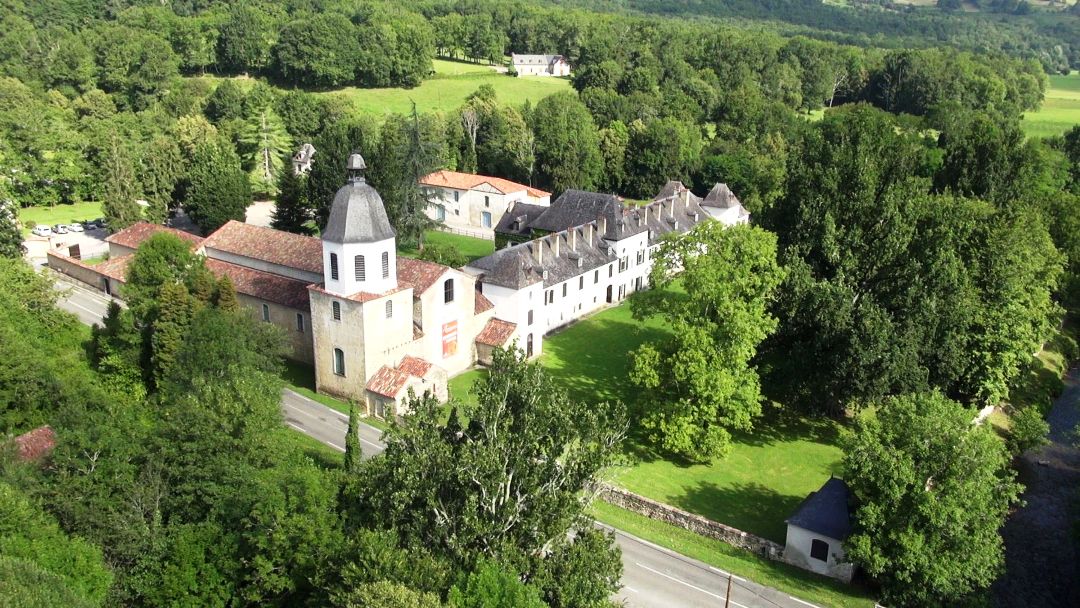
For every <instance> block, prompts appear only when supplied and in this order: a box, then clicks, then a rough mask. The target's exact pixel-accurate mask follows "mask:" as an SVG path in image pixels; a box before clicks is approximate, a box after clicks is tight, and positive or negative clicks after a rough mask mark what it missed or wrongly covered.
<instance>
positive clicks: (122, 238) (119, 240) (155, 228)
mask: <svg viewBox="0 0 1080 608" xmlns="http://www.w3.org/2000/svg"><path fill="white" fill-rule="evenodd" d="M159 232H167V233H169V234H175V235H176V236H178V237H180V238H181V239H183V240H185V241H187V242H189V243H191V245H192V246H193V247H194V246H198V245H199V243H201V242H202V241H203V239H202V237H198V236H195V235H194V234H191V233H190V232H184V231H183V230H177V229H176V228H169V227H168V226H162V225H160V224H151V223H149V222H135V223H134V224H132V225H130V226H128V227H127V228H124V229H123V230H121V231H119V232H116V233H114V234H111V235H109V237H108V238H106V239H105V242H107V243H116V244H117V245H120V246H122V247H129V248H131V249H138V248H139V245H142V244H143V242H144V241H145V240H146V239H148V238H150V237H152V236H154V235H155V234H157V233H159Z"/></svg>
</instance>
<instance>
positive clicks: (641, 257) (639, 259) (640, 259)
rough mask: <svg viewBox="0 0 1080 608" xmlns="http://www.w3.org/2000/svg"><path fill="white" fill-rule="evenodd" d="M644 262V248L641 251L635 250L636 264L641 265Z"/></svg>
mask: <svg viewBox="0 0 1080 608" xmlns="http://www.w3.org/2000/svg"><path fill="white" fill-rule="evenodd" d="M644 263H645V250H644V249H642V250H641V251H639V252H637V264H638V266H641V265H642V264H644Z"/></svg>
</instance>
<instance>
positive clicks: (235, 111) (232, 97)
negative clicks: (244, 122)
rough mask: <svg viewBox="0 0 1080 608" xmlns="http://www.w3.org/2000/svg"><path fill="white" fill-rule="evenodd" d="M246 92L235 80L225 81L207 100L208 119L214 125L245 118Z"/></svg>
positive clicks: (206, 112)
mask: <svg viewBox="0 0 1080 608" xmlns="http://www.w3.org/2000/svg"><path fill="white" fill-rule="evenodd" d="M244 97H245V95H244V90H243V89H241V88H240V85H238V84H236V81H234V80H233V79H231V78H229V79H225V80H222V81H221V84H219V85H218V86H217V88H215V89H214V92H213V93H211V94H210V97H209V98H207V100H206V110H205V112H204V113H205V114H206V117H207V118H209V119H210V120H211V121H212V122H213V123H214V124H220V123H222V122H224V121H227V120H236V119H238V118H243V117H244Z"/></svg>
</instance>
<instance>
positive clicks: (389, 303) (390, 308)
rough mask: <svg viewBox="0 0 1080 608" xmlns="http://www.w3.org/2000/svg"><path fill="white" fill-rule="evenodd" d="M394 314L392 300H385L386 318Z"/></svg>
mask: <svg viewBox="0 0 1080 608" xmlns="http://www.w3.org/2000/svg"><path fill="white" fill-rule="evenodd" d="M392 316H394V302H393V301H392V300H387V301H386V318H387V319H389V318H390V317H392Z"/></svg>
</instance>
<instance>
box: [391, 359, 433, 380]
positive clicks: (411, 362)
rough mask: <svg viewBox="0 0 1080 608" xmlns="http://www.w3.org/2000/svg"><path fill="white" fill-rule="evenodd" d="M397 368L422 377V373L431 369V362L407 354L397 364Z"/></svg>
mask: <svg viewBox="0 0 1080 608" xmlns="http://www.w3.org/2000/svg"><path fill="white" fill-rule="evenodd" d="M398 369H399V370H401V371H403V372H405V373H406V374H409V375H410V376H416V377H417V378H423V377H424V374H426V373H428V372H429V371H431V364H430V363H428V362H427V361H425V360H423V359H421V358H420V357H412V356H407V357H405V358H404V359H402V360H401V363H399V364H398Z"/></svg>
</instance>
